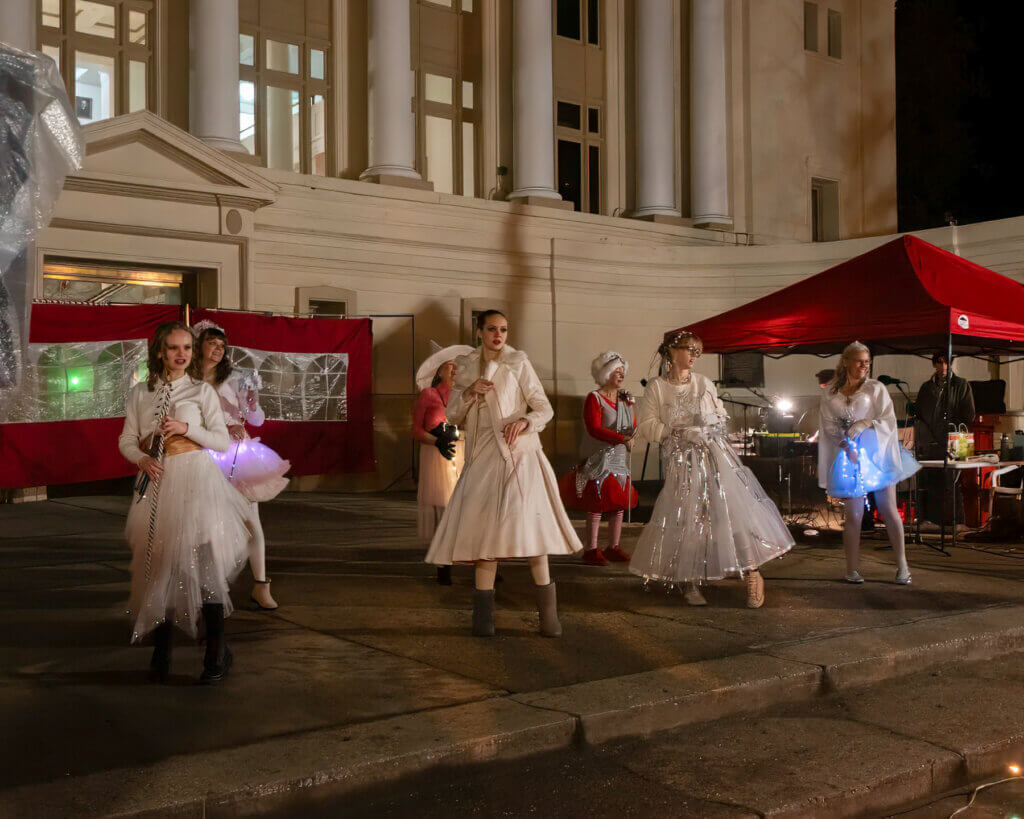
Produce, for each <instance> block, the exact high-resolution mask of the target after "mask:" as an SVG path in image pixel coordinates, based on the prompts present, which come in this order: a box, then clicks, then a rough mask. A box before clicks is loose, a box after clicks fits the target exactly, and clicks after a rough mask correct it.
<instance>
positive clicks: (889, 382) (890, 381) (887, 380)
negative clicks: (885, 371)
mask: <svg viewBox="0 0 1024 819" xmlns="http://www.w3.org/2000/svg"><path fill="white" fill-rule="evenodd" d="M878 381H879V383H881V384H885V386H887V387H891V386H893V385H894V384H897V385H898V384H907V382H906V381H904V380H903V379H902V378H893V377H892V376H891V375H880V376H878ZM907 386H910V385H909V384H907Z"/></svg>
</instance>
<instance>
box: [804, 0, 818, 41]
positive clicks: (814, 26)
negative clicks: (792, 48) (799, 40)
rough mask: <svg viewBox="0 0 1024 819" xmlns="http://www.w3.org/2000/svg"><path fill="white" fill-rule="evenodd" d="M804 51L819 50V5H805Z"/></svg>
mask: <svg viewBox="0 0 1024 819" xmlns="http://www.w3.org/2000/svg"><path fill="white" fill-rule="evenodd" d="M804 50H805V51H817V50H818V4H817V3H804Z"/></svg>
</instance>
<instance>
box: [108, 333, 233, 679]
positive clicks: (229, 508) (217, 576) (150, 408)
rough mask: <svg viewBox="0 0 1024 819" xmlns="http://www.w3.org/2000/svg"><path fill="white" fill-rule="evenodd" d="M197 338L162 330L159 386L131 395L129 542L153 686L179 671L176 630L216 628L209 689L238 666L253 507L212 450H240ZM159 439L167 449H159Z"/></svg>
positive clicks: (152, 348)
mask: <svg viewBox="0 0 1024 819" xmlns="http://www.w3.org/2000/svg"><path fill="white" fill-rule="evenodd" d="M192 345H193V340H192V333H191V331H190V330H189V329H188V328H187V327H186V326H185V325H184V324H181V323H180V322H176V321H174V322H165V323H164V324H161V325H160V326H159V327H158V328H157V330H156V333H155V335H154V336H153V340H152V341H151V342H150V345H149V379H148V380H147V381H145V382H142V383H139V384H136V385H135V386H134V387H133V388H132V390H131V392H130V393H129V394H128V398H127V401H126V407H125V410H126V411H125V421H124V429H123V430H122V432H121V437H120V439H119V441H118V445H119V448H120V450H121V454H122V455H124V457H125V458H127V459H128V460H129V461H131V462H132V463H134V464H136V465H137V466H138V467H139V470H140V475H139V481H138V483H137V484H136V486H137V489H138V488H141V486H142V484H144V483H146V482H148V486H146V487H145V489H144V490H143V491H142V492H141V493H139V492H138V491H137V492H136V493H133V497H132V505H131V509H130V511H129V512H128V522H127V525H126V526H125V535H126V537H127V539H128V543H129V544H130V545H131V549H132V562H131V574H132V580H131V600H130V603H129V611H130V614H131V617H132V620H133V626H132V642H133V643H137V642H139V641H140V640H142V638H143V637H145V635H146V634H147V633H149V632H150V631H154V632H155V633H154V644H155V645H154V649H153V659H152V661H151V662H150V668H151V670H152V675H153V678H154V679H156V680H159V681H165V680H166V679H167V676H168V674H169V672H170V663H171V638H172V625H176V626H178V627H179V628H180V629H181V630H182V631H184V632H185V633H186V634H188V635H189V636H191V637H193V638H194V637H195V636H196V626H197V621H198V620H199V618H200V617H202V619H203V620H204V622H205V624H206V640H207V643H206V657H205V659H204V661H203V674H202V676H201V677H200V681H202V682H215V681H217V680H220V679H221V678H222V677H224V675H225V674H227V672H228V669H229V668H230V667H231V659H232V658H231V652H230V650H228V647H227V643H226V641H225V639H224V618H225V617H227V616H228V615H229V614H231V597H230V595H229V593H228V585H229V583H230V582H231V580H232V579H233V578H234V577H235V576H236V575H237V574H238V571H239V569H240V568H241V567H242V564H243V563H244V561H245V553H246V544H247V543H248V541H249V539H250V537H251V530H250V528H249V525H248V522H247V521H248V518H249V503H248V502H247V501H246V500H245V498H243V497H242V496H241V495H240V494H239V493H238V492H236V491H235V490H234V489H232V488H231V485H230V484H229V483H228V482H227V480H226V479H225V478H224V475H223V474H222V473H221V471H220V470H219V469H218V468H217V465H216V464H215V463H214V462H213V461H212V460H211V459H210V456H209V455H208V454H207V453H206V452H205V451H204V447H206V448H209V449H215V450H218V451H225V450H227V448H228V447H229V446H230V444H231V439H230V437H229V436H228V430H227V427H226V426H225V424H224V415H223V413H222V412H221V408H220V401H219V400H218V398H217V393H216V392H214V390H213V388H212V387H210V385H209V384H205V383H203V382H202V381H197V380H196V379H194V378H192V377H191V376H189V375H188V374H187V372H186V370H187V368H188V365H189V363H190V361H191V360H192ZM154 436H156V440H157V442H156V443H155V444H154Z"/></svg>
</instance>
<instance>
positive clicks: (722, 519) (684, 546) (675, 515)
mask: <svg viewBox="0 0 1024 819" xmlns="http://www.w3.org/2000/svg"><path fill="white" fill-rule="evenodd" d="M701 351H702V344H701V340H700V339H699V338H698V337H697V336H695V335H693V334H692V333H689V332H687V331H685V330H684V331H680V332H678V333H676V334H675V335H674V336H673V337H672V338H670V339H668V340H666V341H665V342H663V343H662V344H661V346H660V347H659V348H658V353H659V355H660V358H661V373H662V375H660V376H659V377H658V378H655V379H653V380H652V381H651V382H650V383H649V384H648V385H647V388H646V389H645V390H644V394H643V396H642V397H641V398H640V400H639V401H638V402H637V417H638V426H637V429H638V433H639V434H640V436H641V437H643V438H646V439H647V440H648V441H650V442H652V443H660V444H661V459H662V464H663V466H664V473H665V485H664V486H663V487H662V489H661V493H660V494H659V495H658V499H657V500H656V501H655V504H654V511H653V513H652V515H651V519H650V522H648V524H647V525H646V526H645V527H644V530H643V532H642V533H641V534H640V539H639V540H638V542H637V545H636V549H634V551H633V557H632V559H631V560H630V563H629V569H630V571H631V572H633V573H634V574H638V575H640V576H641V577H643V578H644V579H645V580H660V581H663V582H666V583H670V584H676V583H679V584H685V586H686V588H685V591H684V595H685V597H686V602H687V603H689V604H690V605H691V606H703V605H706V604H707V601H706V600H705V599H704V596H703V595H702V594H701V592H700V588H699V586H700V584H703V583H707V582H710V581H713V580H721V579H723V578H725V577H732V576H738V577H745V578H746V582H747V606H749V607H750V608H760V607H761V606H762V605H764V599H765V595H764V578H763V577H762V576H761V572H760V571H759V568H760V567H761V566H763V565H764V564H765V563H767V562H768V561H769V560H772V559H774V558H776V557H778V556H779V555H782V554H785V553H786V552H787V551H789V550H790V548H792V546H793V538H792V537H791V536H790V534H789V530H788V529H787V528H786V524H785V523H784V522H783V520H782V517H781V516H780V515H779V510H778V509H777V508H776V507H775V504H774V503H772V502H771V500H770V499H769V498H768V496H767V495H765V493H764V490H763V489H762V488H761V484H759V483H758V481H757V478H755V477H754V474H753V473H752V472H751V471H750V470H749V469H748V468H747V467H745V466H744V465H743V464H742V463H741V462H740V460H739V458H738V457H737V456H736V453H735V452H734V451H733V449H732V447H731V446H730V445H729V442H728V441H727V440H726V437H725V423H726V420H727V419H728V416H727V415H726V412H725V408H724V406H723V405H722V402H721V401H720V400H719V398H718V393H717V392H716V390H715V385H714V384H713V383H712V382H711V380H710V379H708V378H707V377H706V376H703V375H701V374H700V373H695V372H693V371H692V369H691V368H692V367H693V363H694V361H696V360H697V358H698V357H699V356H700V354H701Z"/></svg>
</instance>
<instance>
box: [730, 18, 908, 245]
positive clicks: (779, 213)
mask: <svg viewBox="0 0 1024 819" xmlns="http://www.w3.org/2000/svg"><path fill="white" fill-rule="evenodd" d="M818 8H819V11H818V13H819V17H820V16H821V15H826V16H827V12H828V8H834V9H836V10H838V11H840V12H841V13H842V28H843V38H842V41H843V54H842V59H838V60H837V59H833V58H830V57H828V56H826V52H825V50H824V49H825V45H824V43H822V44H821V50H820V51H819V52H818V53H813V52H808V51H804V46H803V3H802V2H795V0H757V1H756V2H750V0H744V2H742V3H734V4H733V7H732V10H733V12H734V13H733V26H734V29H735V27H736V26H738V25H740V24H741V23H743V25H744V28H745V29H746V34H745V37H744V42H745V43H746V44H747V47H748V52H747V53H748V60H749V65H748V66H746V67H744V70H745V71H746V75H745V76H746V83H743V82H741V81H740V80H741V79H742V78H741V77H737V76H736V71H735V68H734V77H733V88H734V93H744V92H745V103H746V112H747V114H748V116H749V136H746V137H744V134H743V133H737V132H736V117H735V110H736V109H735V105H734V119H733V124H734V133H733V139H734V141H735V140H737V139H739V140H742V139H744V138H746V139H749V157H750V161H749V169H748V170H749V180H748V181H747V184H748V186H749V188H748V193H747V197H748V199H747V201H748V203H749V211H747V212H746V214H745V215H746V225H745V228H746V229H744V228H743V227H741V226H739V225H737V228H736V229H737V231H739V232H746V233H752V234H754V236H755V241H756V242H758V243H768V242H779V241H801V242H807V241H810V239H811V224H810V189H811V177H822V178H826V179H830V180H837V181H838V182H839V195H840V203H839V219H840V222H839V224H840V238H843V239H847V238H854V237H858V236H873V235H879V234H882V233H892V232H894V231H895V230H896V131H895V9H894V6H893V3H892V2H886V0H828V1H827V2H821V3H819V4H818ZM733 43H734V48H735V47H737V46H739V44H738V43H736V40H735V39H734V40H733ZM734 65H735V60H734ZM744 85H745V86H746V87H745V89H744ZM734 154H735V151H734ZM738 170H740V171H742V166H740V167H739V168H738ZM736 172H737V167H735V166H734V175H735V173H736ZM741 181H742V180H741ZM733 190H734V197H742V196H743V191H742V188H741V186H740V185H734V187H733ZM737 211H739V208H737Z"/></svg>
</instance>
